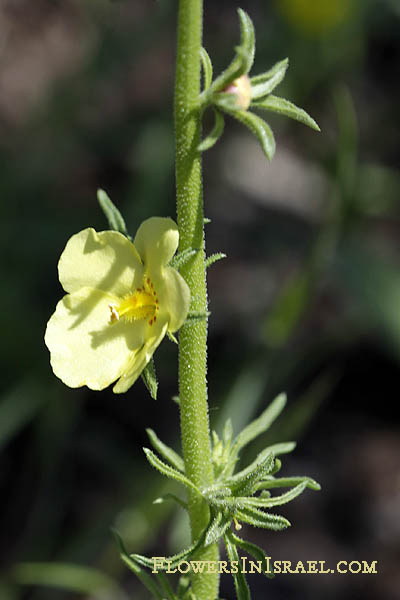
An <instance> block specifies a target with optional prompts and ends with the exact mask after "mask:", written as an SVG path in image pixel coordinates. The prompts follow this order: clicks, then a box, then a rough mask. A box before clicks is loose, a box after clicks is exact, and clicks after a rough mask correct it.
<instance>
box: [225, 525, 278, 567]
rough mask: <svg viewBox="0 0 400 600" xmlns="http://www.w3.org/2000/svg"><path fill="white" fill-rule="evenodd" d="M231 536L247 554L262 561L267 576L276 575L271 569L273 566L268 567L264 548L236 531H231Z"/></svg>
mask: <svg viewBox="0 0 400 600" xmlns="http://www.w3.org/2000/svg"><path fill="white" fill-rule="evenodd" d="M229 537H230V538H231V540H232V542H233V543H234V544H236V546H239V548H241V549H242V550H243V551H244V552H246V554H250V556H252V557H253V558H255V559H256V560H258V561H260V562H261V563H262V568H263V573H264V575H265V576H266V577H270V578H271V577H274V572H273V571H272V570H271V567H269V569H268V563H267V561H266V558H265V552H264V550H262V549H261V548H260V547H259V546H257V545H256V544H253V543H252V542H248V541H246V540H243V539H242V538H240V537H238V536H237V535H236V534H235V533H233V531H230V532H229Z"/></svg>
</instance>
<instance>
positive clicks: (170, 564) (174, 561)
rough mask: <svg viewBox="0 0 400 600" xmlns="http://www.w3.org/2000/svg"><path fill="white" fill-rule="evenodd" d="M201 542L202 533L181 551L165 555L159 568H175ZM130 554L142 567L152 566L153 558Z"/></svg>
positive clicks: (193, 551)
mask: <svg viewBox="0 0 400 600" xmlns="http://www.w3.org/2000/svg"><path fill="white" fill-rule="evenodd" d="M203 543H204V533H203V534H202V535H201V536H200V537H199V539H198V540H197V541H196V542H194V543H193V544H192V545H191V546H189V548H187V549H186V550H182V552H178V553H177V554H174V555H173V556H168V557H166V558H165V563H164V565H163V566H161V565H160V567H159V568H160V570H163V569H164V570H166V569H168V568H170V569H171V570H173V569H175V568H176V567H177V565H178V564H179V563H180V562H181V561H183V560H187V559H188V558H189V557H190V556H192V555H193V554H194V553H195V552H196V550H197V549H198V548H199V547H200V546H201V545H202V544H203ZM130 556H131V558H132V559H133V560H134V561H136V562H137V563H139V564H140V565H142V566H143V567H148V568H151V569H152V568H153V567H154V561H153V558H148V557H147V556H143V555H142V554H131V555H130Z"/></svg>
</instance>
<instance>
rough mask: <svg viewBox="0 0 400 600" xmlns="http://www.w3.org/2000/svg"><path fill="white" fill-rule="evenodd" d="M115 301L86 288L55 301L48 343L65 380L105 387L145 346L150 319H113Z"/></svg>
mask: <svg viewBox="0 0 400 600" xmlns="http://www.w3.org/2000/svg"><path fill="white" fill-rule="evenodd" d="M116 300H117V298H116V297H115V296H114V295H112V294H106V293H104V292H102V291H100V290H95V289H91V288H83V289H81V290H79V291H78V292H75V293H74V294H71V295H67V296H64V298H63V299H62V300H61V301H60V302H59V303H58V304H57V307H56V311H55V313H54V314H53V315H52V317H51V318H50V320H49V322H48V324H47V329H46V335H45V342H46V345H47V347H48V348H49V350H50V353H51V358H50V362H51V365H52V367H53V371H54V373H55V375H57V377H59V378H60V379H61V380H62V381H63V382H64V383H65V384H66V385H68V386H70V387H74V388H75V387H81V386H83V385H87V386H88V387H89V388H91V389H93V390H102V389H104V388H105V387H107V386H108V385H110V383H113V382H114V381H115V380H116V379H118V377H120V376H121V374H122V373H123V371H124V368H125V366H126V365H127V364H128V363H129V360H130V358H131V357H132V356H133V355H134V353H135V352H136V351H137V350H138V349H139V348H141V347H142V346H143V344H144V342H145V335H146V333H145V332H146V327H148V325H147V323H145V322H144V321H137V322H134V323H126V322H122V321H121V322H117V323H115V324H112V325H111V324H110V308H109V305H110V304H113V303H115V301H116Z"/></svg>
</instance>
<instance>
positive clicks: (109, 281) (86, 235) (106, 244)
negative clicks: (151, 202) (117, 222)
mask: <svg viewBox="0 0 400 600" xmlns="http://www.w3.org/2000/svg"><path fill="white" fill-rule="evenodd" d="M178 241H179V233H178V228H177V226H176V224H175V223H174V221H172V220H171V219H167V218H161V217H153V218H151V219H148V220H146V221H144V222H143V223H142V225H141V226H140V227H139V229H138V231H137V234H136V237H135V239H134V242H133V244H132V243H131V242H130V241H129V240H128V239H127V238H126V237H125V236H123V235H122V234H120V233H118V232H116V231H102V232H100V233H97V232H96V231H95V230H94V229H92V228H88V229H84V230H83V231H81V232H79V233H77V234H76V235H74V236H72V238H71V239H70V240H69V241H68V243H67V245H66V247H65V250H64V252H63V253H62V255H61V257H60V261H59V264H58V271H59V278H60V282H61V285H62V286H63V288H64V290H65V291H66V292H67V295H66V296H64V298H63V299H62V300H61V301H60V302H59V303H58V304H57V307H56V311H55V313H54V314H53V315H52V317H51V318H50V320H49V322H48V324H47V329H46V335H45V342H46V345H47V347H48V348H49V350H50V354H51V359H50V360H51V365H52V368H53V371H54V373H55V375H57V377H59V378H60V379H61V380H62V381H63V382H64V383H65V384H66V385H68V386H70V387H74V388H75V387H80V386H83V385H87V386H88V387H89V388H91V389H93V390H101V389H104V388H105V387H107V386H108V385H110V384H111V383H113V382H114V381H116V380H118V381H117V383H116V385H115V386H114V388H113V391H114V392H115V393H121V392H126V391H127V390H128V389H129V388H130V387H131V385H132V384H133V383H134V382H135V381H136V379H137V378H138V377H139V375H140V374H141V372H142V371H143V369H144V368H145V366H146V365H147V363H148V362H149V360H150V359H151V357H152V355H153V353H154V351H155V350H156V348H157V347H158V345H159V344H160V342H161V341H162V339H163V337H164V336H165V334H166V333H167V331H168V332H171V333H173V332H174V331H176V330H177V329H179V328H180V327H181V326H182V324H183V322H184V321H185V319H186V316H187V313H188V310H189V302H190V292H189V288H188V286H187V284H186V283H185V281H184V280H183V278H182V277H181V275H179V273H178V272H177V271H176V270H175V269H173V268H172V267H169V266H168V263H169V261H170V260H171V258H172V257H173V255H174V253H175V252H176V249H177V247H178Z"/></svg>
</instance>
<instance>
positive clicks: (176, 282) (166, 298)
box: [150, 267, 190, 333]
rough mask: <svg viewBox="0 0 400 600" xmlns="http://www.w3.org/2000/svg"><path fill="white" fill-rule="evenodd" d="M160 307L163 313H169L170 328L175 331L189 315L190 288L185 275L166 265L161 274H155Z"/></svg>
mask: <svg viewBox="0 0 400 600" xmlns="http://www.w3.org/2000/svg"><path fill="white" fill-rule="evenodd" d="M150 277H152V278H153V280H154V284H155V287H156V290H157V292H158V297H159V300H160V307H161V309H162V311H163V314H165V313H166V314H167V315H168V320H169V324H168V330H169V331H170V332H171V333H173V332H174V331H176V330H177V329H179V328H180V327H182V325H183V323H184V322H185V319H186V317H187V314H188V311H189V305H190V290H189V286H188V285H187V283H186V281H185V280H184V279H183V277H182V276H181V275H180V274H179V273H178V271H176V270H175V269H173V268H172V267H165V268H163V269H162V271H161V274H160V275H157V274H153V273H151V272H150Z"/></svg>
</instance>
